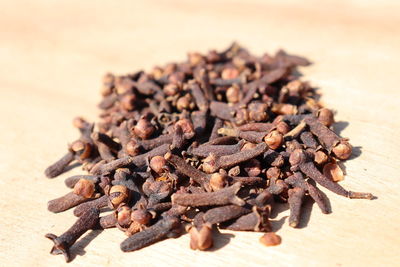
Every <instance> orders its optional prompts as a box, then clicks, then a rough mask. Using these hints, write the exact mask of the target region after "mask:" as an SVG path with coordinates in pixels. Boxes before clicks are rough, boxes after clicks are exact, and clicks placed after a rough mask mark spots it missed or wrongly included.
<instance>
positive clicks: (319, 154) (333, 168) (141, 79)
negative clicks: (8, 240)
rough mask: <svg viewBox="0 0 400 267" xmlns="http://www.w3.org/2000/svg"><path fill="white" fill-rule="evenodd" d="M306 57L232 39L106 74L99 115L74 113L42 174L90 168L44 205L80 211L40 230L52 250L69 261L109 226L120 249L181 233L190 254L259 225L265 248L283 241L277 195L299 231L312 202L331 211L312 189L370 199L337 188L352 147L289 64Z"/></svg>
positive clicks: (301, 62)
mask: <svg viewBox="0 0 400 267" xmlns="http://www.w3.org/2000/svg"><path fill="white" fill-rule="evenodd" d="M309 64H310V63H309V61H308V60H307V59H305V58H303V57H299V56H294V55H289V54H287V53H286V52H284V51H282V50H280V51H278V52H277V53H276V54H275V55H269V54H264V55H263V56H261V57H256V56H253V55H251V54H250V53H249V52H248V51H247V50H246V49H244V48H243V47H241V46H239V45H238V44H237V43H233V44H232V45H231V46H230V47H229V48H228V49H226V50H225V51H222V52H217V51H215V50H212V51H209V52H208V53H207V54H204V55H203V54H200V53H189V54H188V58H187V60H186V61H185V62H182V63H170V64H167V65H166V66H164V67H154V68H153V69H152V70H151V71H150V72H144V71H138V72H136V73H132V74H128V75H124V76H114V75H113V74H106V75H105V76H104V78H103V84H102V89H101V94H102V96H103V99H102V101H101V102H100V104H99V108H100V109H101V113H100V119H99V122H98V123H97V124H93V123H90V122H88V121H86V120H85V119H83V118H80V117H78V118H75V119H74V121H73V125H74V127H76V128H77V129H78V130H79V132H80V137H79V138H78V139H77V140H76V141H74V142H72V143H71V144H70V145H68V149H67V152H66V153H65V155H64V156H62V157H61V159H59V160H58V161H56V162H55V163H54V164H52V165H51V166H49V167H48V168H47V169H46V171H45V174H46V176H47V177H49V178H53V177H56V176H58V175H60V174H61V173H63V172H64V171H65V170H66V169H67V167H68V166H70V165H71V164H74V163H76V162H78V163H80V164H81V165H82V169H83V170H85V171H86V172H87V174H84V175H77V176H72V177H69V178H67V179H66V180H65V184H66V186H67V187H69V188H71V191H70V192H69V193H67V194H65V195H64V196H62V197H60V198H57V199H54V200H51V201H49V202H48V210H49V211H51V212H61V211H65V210H68V209H71V208H75V209H74V212H73V213H74V215H75V216H77V217H78V219H77V221H76V223H75V224H74V225H73V226H72V227H71V228H69V230H67V231H66V232H65V233H64V234H62V235H60V236H58V237H57V236H56V235H54V234H47V235H46V237H47V238H49V239H51V240H52V241H53V242H54V246H53V248H52V250H51V253H52V254H63V255H64V256H65V259H66V261H67V262H68V261H70V260H71V255H70V253H69V248H70V247H71V246H72V245H73V244H74V243H75V241H76V240H78V239H79V238H80V237H81V236H82V235H83V234H84V233H85V232H86V231H88V230H90V229H99V228H100V229H107V228H113V227H116V228H118V229H120V230H121V231H122V232H124V233H125V234H126V236H127V237H126V239H125V240H123V241H122V243H121V244H120V247H121V250H122V251H134V250H138V249H141V248H143V247H146V246H148V245H151V244H153V243H155V242H158V241H160V240H163V239H167V238H172V237H174V238H175V237H178V236H179V235H181V234H182V233H184V232H189V233H190V248H191V249H198V250H207V249H209V248H211V247H212V246H213V233H215V231H212V229H213V228H220V229H230V230H235V231H255V232H264V233H265V234H264V235H263V236H261V237H260V239H259V240H260V242H261V243H262V244H264V245H266V246H271V245H278V244H279V243H280V242H281V238H280V237H279V236H278V235H276V234H275V233H274V232H273V231H272V228H271V224H270V218H269V217H270V214H271V210H272V209H274V207H276V205H275V203H277V202H280V203H282V202H284V203H287V205H288V206H289V209H290V216H289V220H288V221H289V225H290V226H291V227H298V226H299V223H300V221H301V219H302V205H303V203H304V201H305V199H307V198H311V199H313V200H314V201H315V202H316V203H317V205H318V206H319V208H320V210H321V212H322V213H329V212H330V210H329V206H328V204H327V199H326V197H325V195H324V194H322V193H321V191H320V189H319V188H318V187H319V186H323V187H325V188H327V189H329V190H330V191H332V192H334V193H336V194H339V195H342V196H344V197H348V198H362V199H373V198H374V197H373V195H372V194H370V193H362V192H353V191H348V190H347V189H345V188H343V187H342V186H341V185H339V184H338V183H337V182H338V181H340V180H342V179H343V172H342V171H341V169H340V167H339V165H338V161H339V160H346V159H348V158H349V157H350V156H351V154H352V146H351V145H350V143H349V141H348V139H346V138H342V137H340V136H338V135H337V134H335V132H333V131H332V129H331V126H332V124H333V123H334V114H333V112H332V111H331V110H329V109H327V108H324V107H322V106H321V104H320V103H319V101H318V99H319V95H318V94H317V92H316V90H315V89H314V88H312V87H311V86H310V85H309V83H307V82H305V81H302V80H300V78H299V72H298V70H297V69H296V68H297V67H298V66H306V65H309ZM109 209H111V210H112V213H110V214H107V215H105V214H104V212H105V211H107V210H109ZM121 239H122V238H121Z"/></svg>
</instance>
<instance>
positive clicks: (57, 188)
mask: <svg viewBox="0 0 400 267" xmlns="http://www.w3.org/2000/svg"><path fill="white" fill-rule="evenodd" d="M320 2H322V1H310V2H308V1H305V2H304V1H285V2H284V3H283V1H273V2H265V1H240V2H239V1H217V2H215V1H188V2H187V1H176V0H175V1H77V0H73V1H71V0H70V1H49V0H38V1H1V3H0V8H1V10H2V15H1V16H0V25H1V33H0V34H1V35H0V38H1V39H0V58H1V64H0V73H1V75H0V86H1V89H0V94H1V97H0V112H1V113H0V114H1V116H0V151H1V152H0V176H1V178H0V189H1V193H0V208H1V216H0V266H50V265H52V266H64V265H66V264H64V263H63V261H64V259H63V257H62V256H52V255H49V250H50V248H51V242H50V241H48V240H47V239H45V238H44V234H46V233H47V232H52V233H55V234H61V233H62V232H63V231H64V230H65V229H66V228H68V227H69V225H71V224H72V223H73V221H74V220H75V218H74V216H73V215H72V212H71V211H68V212H64V213H62V214H51V213H49V212H47V210H46V202H47V201H48V200H49V199H52V198H55V197H58V196H60V195H61V194H64V193H66V192H68V190H67V189H66V188H65V186H64V185H63V180H64V179H63V178H65V177H68V176H69V175H72V174H78V173H81V170H80V169H79V168H76V169H74V170H72V171H70V172H69V173H67V174H64V175H62V176H61V177H59V178H56V179H53V180H49V179H46V178H45V177H44V175H43V170H44V169H45V167H46V166H47V165H48V164H49V163H50V162H52V161H53V160H54V159H56V158H57V157H59V156H61V155H62V154H63V153H64V151H65V149H66V143H67V142H71V141H73V140H74V138H76V136H77V135H78V133H77V132H76V131H75V130H74V129H73V128H72V126H71V120H72V118H73V117H74V116H76V115H83V116H85V117H87V118H88V119H91V120H94V119H96V115H97V112H98V111H97V109H96V107H95V105H96V103H97V102H98V101H99V99H100V97H99V94H98V88H99V85H100V77H101V75H102V74H103V73H105V72H107V71H113V72H116V73H127V72H131V71H135V70H137V69H142V68H143V69H150V67H151V66H153V65H156V64H164V63H166V62H168V61H173V60H180V59H184V58H185V55H186V52H188V51H194V50H199V51H203V52H205V51H207V50H208V49H211V48H217V49H222V48H225V47H226V46H227V45H228V44H229V43H230V42H231V41H233V40H237V41H239V42H240V43H241V44H243V45H244V46H246V47H248V48H249V49H250V50H251V51H252V52H254V53H257V54H261V53H263V52H265V51H269V52H274V51H276V50H277V49H278V48H285V49H286V50H288V51H289V52H292V53H297V54H300V55H305V56H307V57H308V58H310V59H311V60H312V61H313V62H314V64H313V65H312V66H311V67H308V68H305V69H303V70H302V71H303V73H304V79H306V80H310V81H311V83H312V84H313V85H315V86H317V87H319V88H320V91H321V93H322V94H323V97H322V100H323V102H324V103H325V104H326V105H327V106H328V107H331V108H333V109H335V110H337V120H338V121H339V122H340V123H339V124H338V125H337V128H343V126H345V125H346V123H345V122H349V125H348V126H347V127H345V128H344V129H343V130H342V135H343V136H346V137H349V138H350V139H351V142H352V144H353V145H354V146H356V147H360V150H361V152H362V153H361V155H360V156H359V157H357V158H354V159H353V160H350V161H348V162H346V163H345V165H346V172H347V176H346V179H345V181H344V182H343V183H342V184H343V185H344V186H346V188H348V189H351V190H360V191H370V192H372V193H374V194H375V195H377V196H378V199H377V200H374V201H364V200H349V199H345V198H342V197H339V196H336V195H333V194H332V193H330V192H326V194H327V195H328V196H329V198H330V201H331V205H332V209H333V213H332V214H330V215H323V214H321V213H320V211H319V210H318V208H316V207H314V206H312V207H311V208H312V212H311V215H310V218H309V220H304V221H303V225H304V224H307V226H306V227H304V228H303V229H291V228H290V227H288V225H287V222H286V221H285V219H286V217H287V216H288V211H287V210H285V211H282V212H281V213H280V214H279V215H278V216H277V217H276V218H275V219H274V220H276V221H277V223H274V226H275V228H277V229H279V230H278V234H279V235H281V236H282V240H283V242H282V245H280V246H278V247H273V248H267V247H263V246H261V245H260V244H259V243H258V238H259V236H260V234H258V233H238V232H235V233H231V232H224V233H223V234H222V235H221V236H220V237H219V238H218V239H217V242H216V247H217V248H218V249H215V251H212V252H197V251H192V250H190V249H189V247H188V246H189V238H188V236H187V235H185V236H182V237H181V238H179V239H174V240H167V241H164V242H160V243H158V244H156V245H153V246H151V247H148V248H145V249H143V250H140V251H137V252H134V253H125V254H124V253H122V252H121V251H120V249H119V244H120V242H121V241H122V240H123V239H124V238H125V236H124V235H123V234H122V233H121V232H120V231H118V230H116V229H113V230H107V231H104V232H101V233H97V232H95V233H90V234H89V235H88V236H87V237H85V238H84V239H85V240H84V241H83V242H79V244H80V246H77V247H75V249H74V251H75V252H78V253H79V254H84V255H78V256H76V258H75V260H74V261H73V262H72V263H71V264H70V265H69V266H96V265H101V266H123V265H124V266H164V265H167V266H176V265H179V266H227V265H230V266H249V265H250V266H266V265H271V266H396V265H397V266H399V260H400V257H399V251H400V235H399V231H400V227H399V225H400V215H399V211H400V210H399V205H400V197H399V191H400V186H399V170H400V168H399V160H400V156H399V151H400V141H399V137H400V132H399V129H400V120H399V118H398V117H399V115H398V114H399V112H400V108H399V104H400V102H399V99H400V93H399V88H398V84H399V83H398V80H399V67H398V66H399V64H400V52H399V48H400V30H399V27H398V25H400V17H399V16H398V14H399V13H400V8H399V4H398V2H397V1H374V2H372V3H371V2H369V1H324V3H325V4H324V5H321V4H320ZM283 221H285V223H284V224H283V226H282V227H280V226H279V225H280V223H281V222H283ZM233 236H234V237H233ZM90 239H93V240H91V241H90V243H89V244H87V246H86V243H87V242H85V241H88V240H90Z"/></svg>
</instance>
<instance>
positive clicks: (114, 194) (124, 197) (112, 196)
mask: <svg viewBox="0 0 400 267" xmlns="http://www.w3.org/2000/svg"><path fill="white" fill-rule="evenodd" d="M128 199H129V189H128V188H127V187H126V186H124V185H114V186H112V187H111V188H110V192H109V199H108V200H109V204H110V205H111V207H113V208H115V207H118V206H119V205H120V204H121V203H126V202H127V201H128Z"/></svg>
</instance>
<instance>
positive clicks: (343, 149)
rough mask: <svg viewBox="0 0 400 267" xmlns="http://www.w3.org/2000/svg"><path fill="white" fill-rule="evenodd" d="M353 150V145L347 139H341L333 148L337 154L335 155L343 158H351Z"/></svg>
mask: <svg viewBox="0 0 400 267" xmlns="http://www.w3.org/2000/svg"><path fill="white" fill-rule="evenodd" d="M352 150H353V147H352V146H351V145H350V143H349V142H348V141H346V140H341V141H340V143H339V144H337V145H336V146H334V147H333V148H332V152H333V154H335V156H336V157H337V158H338V159H341V160H345V159H348V158H350V156H351V153H352Z"/></svg>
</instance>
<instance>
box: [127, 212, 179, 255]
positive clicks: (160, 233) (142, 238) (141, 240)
mask: <svg viewBox="0 0 400 267" xmlns="http://www.w3.org/2000/svg"><path fill="white" fill-rule="evenodd" d="M179 226H180V223H179V219H178V218H176V217H165V218H164V219H161V220H159V221H158V222H157V223H155V224H154V225H152V226H150V227H149V228H147V229H145V230H143V231H141V232H139V233H136V234H134V235H132V236H130V237H128V238H127V239H125V240H124V241H123V242H122V243H121V250H122V251H124V252H127V251H135V250H138V249H141V248H143V247H146V246H149V245H151V244H153V243H155V242H157V241H160V240H162V239H165V238H167V237H168V235H169V234H170V233H171V231H172V230H173V229H174V228H177V227H179Z"/></svg>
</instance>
